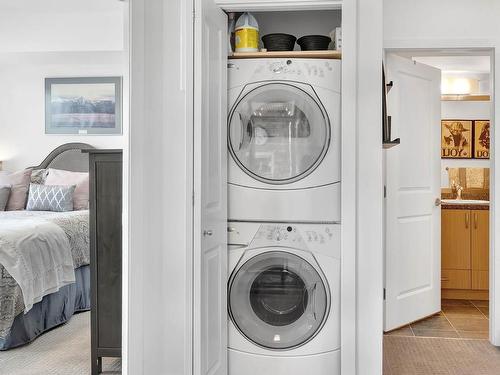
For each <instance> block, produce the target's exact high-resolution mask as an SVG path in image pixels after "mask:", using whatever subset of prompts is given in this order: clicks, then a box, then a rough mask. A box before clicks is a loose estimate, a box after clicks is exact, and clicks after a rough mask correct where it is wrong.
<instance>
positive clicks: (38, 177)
mask: <svg viewBox="0 0 500 375" xmlns="http://www.w3.org/2000/svg"><path fill="white" fill-rule="evenodd" d="M46 177H47V170H46V169H34V170H33V171H31V183H32V184H40V185H43V184H44V183H45V178H46Z"/></svg>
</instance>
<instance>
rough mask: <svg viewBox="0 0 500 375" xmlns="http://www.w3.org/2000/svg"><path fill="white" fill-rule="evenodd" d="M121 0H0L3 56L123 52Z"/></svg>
mask: <svg viewBox="0 0 500 375" xmlns="http://www.w3.org/2000/svg"><path fill="white" fill-rule="evenodd" d="M123 11H124V3H123V2H121V1H118V0H43V1H40V0H0V52H41V51H121V50H123V40H124V38H123V30H124V17H123Z"/></svg>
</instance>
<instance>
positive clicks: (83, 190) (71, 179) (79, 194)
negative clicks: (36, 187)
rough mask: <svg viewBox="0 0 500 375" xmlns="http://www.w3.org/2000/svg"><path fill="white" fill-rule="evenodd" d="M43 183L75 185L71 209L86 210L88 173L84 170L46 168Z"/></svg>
mask: <svg viewBox="0 0 500 375" xmlns="http://www.w3.org/2000/svg"><path fill="white" fill-rule="evenodd" d="M45 185H76V189H75V194H74V196H73V207H74V208H73V209H74V210H75V211H78V210H88V208H89V174H88V173H85V172H70V171H63V170H61V169H52V168H49V169H48V170H47V177H46V178H45Z"/></svg>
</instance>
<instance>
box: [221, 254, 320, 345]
mask: <svg viewBox="0 0 500 375" xmlns="http://www.w3.org/2000/svg"><path fill="white" fill-rule="evenodd" d="M319 272H321V271H319ZM319 272H318V270H317V269H316V268H315V267H313V266H312V265H311V264H310V263H309V262H307V261H306V260H305V259H303V258H301V257H299V256H297V255H295V254H292V253H289V252H285V251H269V252H266V253H261V254H260V255H257V256H255V257H253V258H251V259H250V260H248V261H247V262H245V263H244V264H243V265H242V266H241V267H240V268H239V269H238V270H236V271H235V272H234V273H233V275H232V277H231V279H230V281H229V292H228V297H229V315H230V317H231V320H232V321H233V323H234V325H235V326H236V328H237V329H238V330H239V331H240V332H241V333H242V334H243V335H244V336H245V337H247V338H248V339H249V340H250V341H252V342H254V343H255V344H257V345H259V346H262V347H264V348H268V349H282V350H284V349H292V348H295V347H298V346H301V345H303V344H305V343H307V342H308V341H309V340H311V339H312V338H313V337H314V336H315V335H316V334H317V333H318V332H319V330H320V329H321V327H322V326H323V324H324V322H325V320H326V318H327V316H328V311H329V307H330V293H329V290H328V286H327V284H326V282H325V281H324V277H322V275H320V273H319Z"/></svg>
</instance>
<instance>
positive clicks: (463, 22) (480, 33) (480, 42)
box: [373, 0, 500, 345]
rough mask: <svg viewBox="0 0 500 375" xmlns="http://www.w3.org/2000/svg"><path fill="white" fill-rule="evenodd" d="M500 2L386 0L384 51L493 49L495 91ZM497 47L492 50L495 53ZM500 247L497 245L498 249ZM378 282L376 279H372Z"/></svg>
mask: <svg viewBox="0 0 500 375" xmlns="http://www.w3.org/2000/svg"><path fill="white" fill-rule="evenodd" d="M499 19H500V1H496V0H476V1H470V0H439V1H435V0H420V1H414V0H384V47H385V48H387V49H401V48H402V49H443V48H475V49H481V48H482V49H483V50H486V51H489V52H490V53H491V54H492V56H493V57H494V71H495V72H497V74H496V75H495V77H494V84H495V87H500V78H499V77H500V74H498V72H500V28H499V27H498V20H499ZM493 49H494V50H493ZM494 108H495V113H500V99H499V98H497V97H495V102H494ZM494 120H495V119H494V116H492V135H491V139H492V144H493V149H492V153H491V159H490V160H491V164H492V166H500V152H495V147H497V148H499V147H500V132H496V131H495V124H494ZM491 180H492V181H494V188H493V189H492V191H491V192H490V193H491V195H490V196H491V199H492V203H491V205H490V217H491V227H490V233H491V236H490V248H491V257H490V260H491V263H490V264H491V265H492V272H490V285H491V286H493V288H492V289H491V290H490V300H493V301H494V303H492V304H490V339H491V341H492V343H494V344H495V345H500V288H499V287H496V286H500V242H498V241H496V238H495V237H496V236H495V234H496V233H500V204H496V203H495V199H496V197H498V196H500V174H499V173H495V171H494V168H493V169H492V171H491ZM497 243H498V245H497ZM373 281H374V282H375V280H373Z"/></svg>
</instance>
